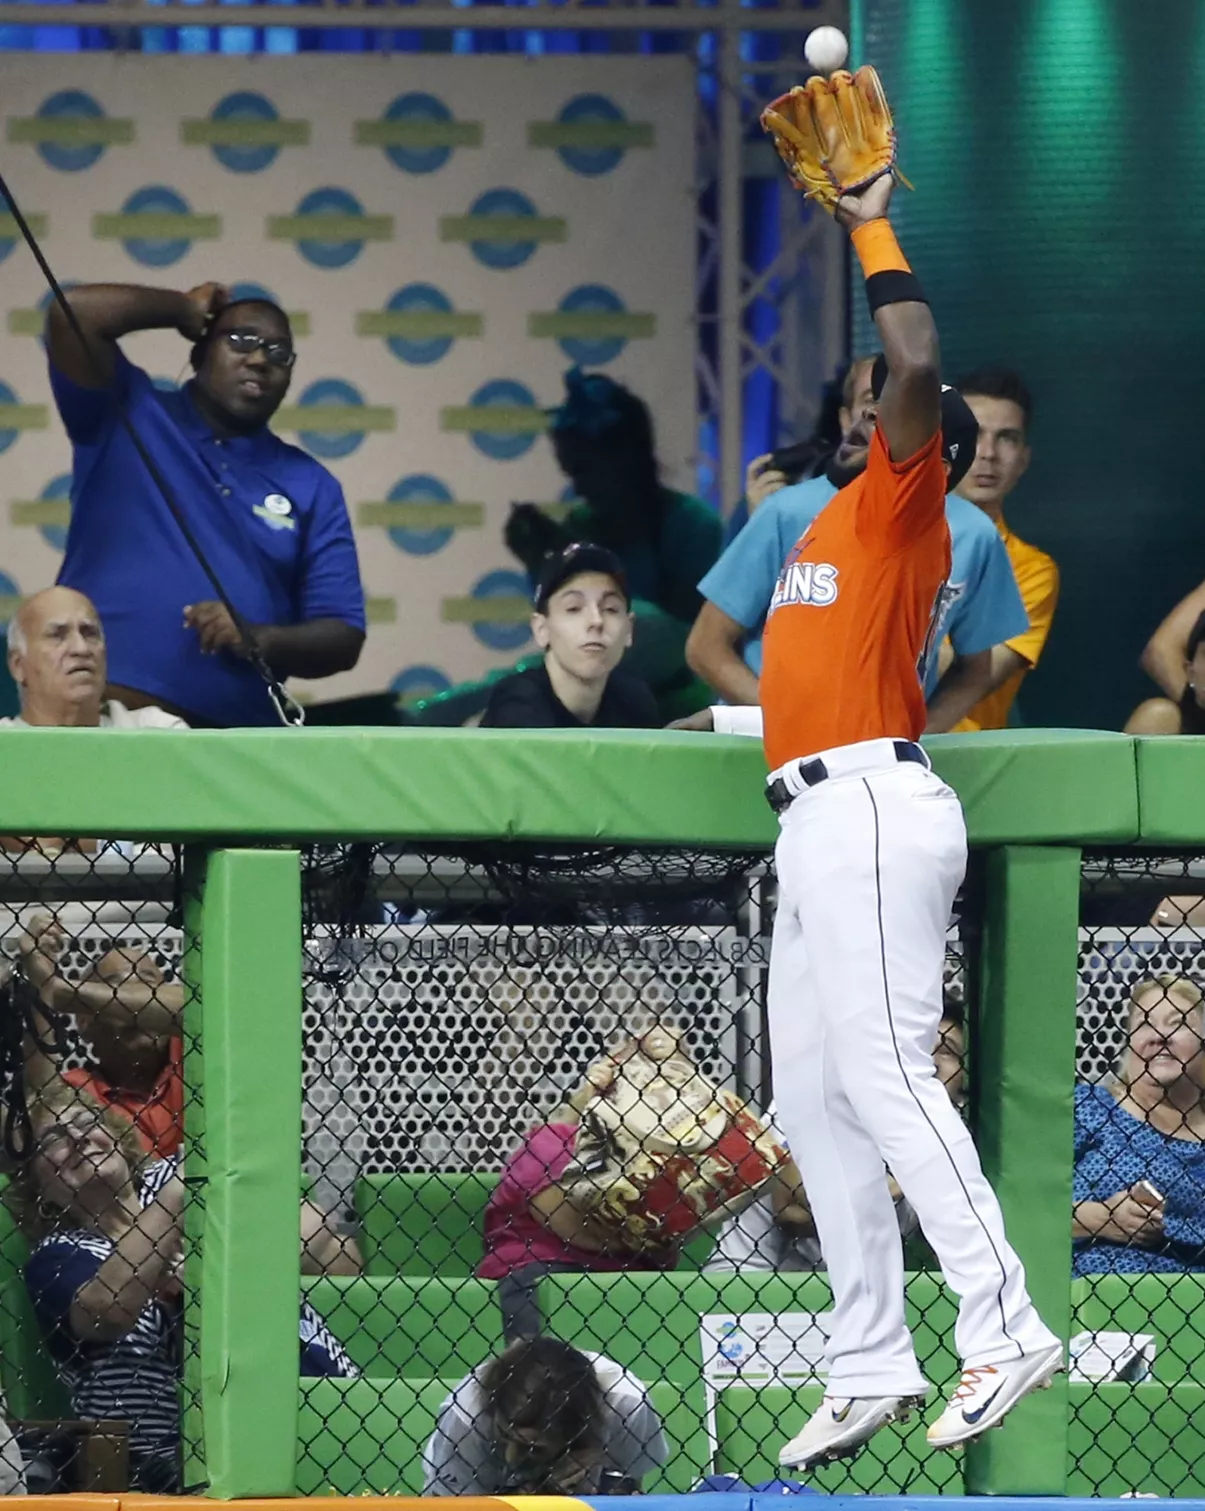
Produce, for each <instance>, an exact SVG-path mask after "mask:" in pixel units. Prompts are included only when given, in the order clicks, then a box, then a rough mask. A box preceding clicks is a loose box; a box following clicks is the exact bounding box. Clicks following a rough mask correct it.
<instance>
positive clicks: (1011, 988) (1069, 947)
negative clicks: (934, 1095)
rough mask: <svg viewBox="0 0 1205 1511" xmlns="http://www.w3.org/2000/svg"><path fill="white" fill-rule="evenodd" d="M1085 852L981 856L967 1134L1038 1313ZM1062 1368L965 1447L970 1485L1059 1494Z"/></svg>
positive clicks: (1066, 1277) (1053, 1305)
mask: <svg viewBox="0 0 1205 1511" xmlns="http://www.w3.org/2000/svg"><path fill="white" fill-rule="evenodd" d="M1079 889H1080V852H1079V850H1078V849H1073V848H1070V847H1066V848H1064V847H1061V846H1050V847H1045V846H1036V845H1032V846H1031V845H1005V846H1003V847H1002V848H1000V849H998V850H994V851H993V852H992V853H991V854H989V856H988V858H987V913H986V918H985V920H984V937H983V985H982V997H981V1008H982V1011H981V1012H980V1015H979V1018H978V1021H977V1034H978V1043H977V1047H976V1057H975V1058H976V1065H977V1082H978V1096H977V1100H976V1109H977V1116H976V1141H977V1143H978V1145H979V1150H980V1153H981V1155H982V1158H983V1167H984V1170H985V1171H986V1172H987V1175H988V1178H989V1179H990V1180H991V1182H992V1184H993V1185H994V1186H995V1189H996V1193H997V1195H998V1196H999V1198H1000V1205H1001V1207H1002V1208H1003V1209H1004V1220H1005V1223H1006V1224H1007V1227H1008V1236H1009V1238H1010V1240H1011V1242H1012V1245H1013V1247H1014V1248H1015V1249H1016V1250H1017V1252H1018V1254H1019V1255H1020V1256H1021V1260H1022V1262H1023V1263H1024V1265H1025V1271H1026V1275H1027V1277H1028V1280H1029V1292H1030V1295H1031V1296H1032V1297H1033V1299H1034V1302H1035V1304H1036V1305H1037V1308H1038V1310H1039V1311H1040V1312H1041V1314H1042V1317H1043V1318H1044V1320H1045V1322H1046V1324H1047V1326H1049V1327H1050V1328H1052V1329H1053V1330H1054V1332H1056V1333H1057V1334H1058V1336H1059V1337H1060V1338H1063V1339H1066V1338H1067V1336H1068V1334H1069V1331H1070V1324H1071V1169H1072V1146H1073V1138H1074V1097H1075V999H1076V971H1077V966H1078V959H1079V944H1078V939H1079V935H1078V929H1079ZM1068 1412H1069V1398H1068V1393H1067V1384H1066V1376H1065V1375H1060V1376H1059V1377H1058V1378H1057V1379H1056V1382H1055V1385H1054V1387H1053V1389H1051V1390H1049V1391H1042V1392H1039V1393H1036V1394H1035V1395H1033V1396H1031V1397H1029V1398H1028V1399H1027V1400H1025V1401H1023V1402H1022V1403H1021V1404H1020V1406H1018V1407H1017V1408H1016V1410H1015V1412H1013V1413H1012V1414H1011V1415H1010V1416H1009V1418H1008V1420H1007V1422H1006V1424H1005V1426H1004V1429H1003V1431H1002V1432H999V1433H996V1432H992V1433H988V1434H987V1436H986V1437H985V1438H983V1439H981V1440H980V1441H979V1442H977V1443H974V1444H972V1445H971V1446H970V1447H969V1448H968V1450H967V1460H966V1488H967V1490H968V1492H969V1493H971V1494H978V1495H1062V1494H1063V1493H1064V1492H1065V1489H1066V1483H1067V1424H1068Z"/></svg>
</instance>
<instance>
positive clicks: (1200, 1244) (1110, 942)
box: [1069, 853, 1205, 1495]
mask: <svg viewBox="0 0 1205 1511" xmlns="http://www.w3.org/2000/svg"><path fill="white" fill-rule="evenodd" d="M1082 925H1083V926H1082V929H1081V936H1080V967H1079V1010H1078V1038H1077V1046H1076V1047H1077V1084H1076V1113H1075V1189H1074V1210H1073V1217H1072V1232H1073V1235H1074V1274H1075V1278H1074V1281H1073V1287H1072V1298H1073V1319H1074V1320H1073V1324H1072V1332H1073V1337H1072V1342H1071V1361H1072V1362H1071V1394H1072V1419H1071V1465H1070V1473H1071V1486H1069V1488H1072V1487H1073V1488H1074V1489H1075V1490H1076V1491H1077V1492H1078V1493H1081V1494H1092V1495H1117V1494H1131V1493H1134V1492H1139V1493H1145V1494H1152V1493H1153V1494H1162V1495H1199V1494H1200V1493H1201V1471H1200V1468H1199V1461H1200V1457H1199V1452H1198V1451H1197V1447H1196V1446H1194V1444H1195V1442H1196V1438H1195V1432H1186V1431H1185V1429H1184V1427H1182V1426H1178V1425H1177V1423H1185V1422H1186V1418H1185V1413H1186V1412H1187V1414H1188V1417H1189V1418H1191V1416H1192V1410H1193V1408H1192V1404H1191V1403H1192V1401H1194V1400H1195V1394H1196V1393H1197V1392H1199V1390H1200V1386H1199V1383H1198V1382H1199V1379H1200V1374H1201V1368H1202V1362H1203V1360H1205V1309H1203V1307H1202V1301H1203V1299H1205V1287H1203V1285H1202V1271H1205V1144H1203V1142H1202V1140H1203V1138H1205V1103H1203V1091H1205V1035H1203V1032H1202V1029H1203V1025H1202V980H1203V976H1202V967H1203V966H1205V861H1202V859H1201V858H1200V857H1193V856H1188V855H1173V856H1168V855H1140V854H1132V853H1131V854H1126V855H1117V854H1105V853H1094V854H1089V855H1087V856H1086V857H1085V862H1084V891H1083V904H1082Z"/></svg>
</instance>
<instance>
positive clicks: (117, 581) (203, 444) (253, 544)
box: [46, 283, 365, 728]
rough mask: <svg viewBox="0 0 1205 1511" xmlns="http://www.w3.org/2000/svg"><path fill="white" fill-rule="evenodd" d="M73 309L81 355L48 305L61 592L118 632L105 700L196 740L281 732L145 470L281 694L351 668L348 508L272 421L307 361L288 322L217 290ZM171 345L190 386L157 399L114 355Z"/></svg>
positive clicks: (100, 290)
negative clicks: (66, 507) (60, 478)
mask: <svg viewBox="0 0 1205 1511" xmlns="http://www.w3.org/2000/svg"><path fill="white" fill-rule="evenodd" d="M68 298H69V300H70V303H71V309H72V311H73V312H74V316H75V321H76V323H77V325H78V327H79V330H80V331H81V332H82V333H83V337H84V341H83V342H81V340H80V337H79V335H77V333H76V330H75V329H74V328H73V326H72V324H71V323H69V322H68V320H67V318H66V316H65V315H64V314H63V311H62V310H61V309H60V308H59V307H58V306H57V305H52V306H51V309H50V313H49V315H48V317H47V321H46V346H47V350H48V352H49V355H50V379H51V386H52V387H53V390H54V398H55V403H56V404H57V405H58V410H59V414H60V415H61V416H62V418H63V423H64V425H65V426H66V428H67V434H68V435H69V436H70V437H71V442H72V447H73V450H74V460H75V476H74V484H73V489H72V510H71V528H70V530H69V532H68V536H67V550H66V555H65V557H64V560H63V567H62V571H61V573H60V581H62V582H63V583H65V584H67V585H69V586H71V587H74V588H78V589H80V590H81V591H83V592H86V593H87V594H88V595H89V596H90V597H91V598H92V599H93V600H94V601H95V603H96V604H97V606H98V607H99V609H100V612H101V616H102V618H103V619H104V622H105V625H106V627H107V629H108V634H109V662H110V665H109V674H110V676H111V678H112V688H111V691H112V692H113V695H114V696H116V697H118V698H119V699H120V700H121V702H123V703H124V704H125V705H126V706H127V707H128V708H144V707H145V706H146V705H148V704H159V705H160V706H161V707H163V708H166V709H168V711H169V712H171V713H174V714H177V715H178V716H179V717H181V718H183V719H186V720H187V721H188V723H189V724H190V725H193V726H194V727H197V726H202V727H220V728H228V727H233V726H240V725H254V724H273V723H275V721H276V714H275V712H274V710H273V706H272V700H271V698H270V696H269V694H268V691H267V687H266V685H265V683H264V680H263V678H262V677H261V675H260V673H259V672H258V671H257V670H256V668H255V666H254V665H253V664H252V662H251V659H250V651H251V649H252V648H251V647H249V645H248V643H247V639H246V638H245V637H244V635H243V634H242V633H240V628H239V626H238V625H237V624H236V623H235V621H234V619H233V618H232V616H231V615H230V613H229V612H228V611H227V610H226V608H225V607H224V606H223V605H222V603H220V602H215V601H214V599H215V591H214V586H213V583H212V582H211V580H210V578H209V576H208V574H207V573H206V572H205V570H204V569H203V567H202V566H201V564H200V562H199V560H198V557H197V553H196V551H195V550H194V548H193V546H192V545H190V544H189V542H188V540H187V539H186V538H185V534H184V530H183V529H182V528H181V524H180V522H179V520H178V519H177V518H176V517H175V516H174V514H173V512H172V510H171V509H170V508H169V506H168V503H167V501H166V499H165V498H164V494H163V492H162V490H161V489H160V487H159V485H158V483H157V482H156V480H155V478H154V477H152V475H151V471H150V468H149V467H148V465H147V462H146V461H145V460H144V459H143V456H142V455H140V454H139V450H138V448H137V447H136V446H135V444H134V442H133V440H132V438H131V435H130V433H129V432H130V429H132V430H133V431H134V432H136V434H137V436H138V438H139V440H140V442H141V445H142V450H143V451H144V452H145V454H146V455H147V456H148V457H149V458H150V459H151V461H152V462H153V463H154V466H155V469H156V471H157V473H158V475H159V477H160V478H161V479H162V480H163V482H164V483H165V484H166V485H167V488H168V489H169V490H170V492H171V494H172V496H173V498H174V499H175V502H176V505H177V506H178V510H179V513H180V515H181V516H182V518H183V519H184V521H185V522H186V524H187V526H188V529H189V531H190V532H191V534H192V536H193V539H194V540H195V542H196V544H197V545H198V546H199V547H200V549H201V550H202V551H203V552H204V555H205V557H206V559H207V561H208V562H209V564H210V565H211V567H212V568H213V570H214V572H215V573H216V575H217V577H218V578H219V579H220V580H221V582H222V584H223V586H224V587H225V590H226V592H227V594H228V595H229V599H230V601H231V603H233V605H234V606H235V608H236V609H237V610H238V612H239V613H240V615H241V616H242V618H243V619H244V620H245V621H246V625H247V627H248V629H247V633H248V634H249V636H250V638H251V640H252V641H253V642H254V651H255V652H256V653H257V655H258V656H259V657H260V658H262V660H263V661H264V662H265V663H266V664H267V666H268V667H269V668H270V669H271V671H272V673H273V674H274V675H275V676H276V677H278V678H286V677H328V676H331V675H332V674H333V673H335V672H343V671H348V670H350V669H351V668H352V667H353V666H355V664H356V661H357V660H358V658H359V655H360V649H361V646H362V645H363V643H364V624H365V619H364V594H363V589H362V588H361V586H360V572H359V566H358V563H357V560H356V548H355V543H354V541H353V539H352V532H351V522H350V520H349V519H348V516H347V506H346V504H345V503H344V501H343V493H342V490H341V489H340V487H339V484H338V483H337V482H336V481H335V479H334V477H332V475H331V474H330V473H329V472H328V471H327V470H326V468H325V467H323V466H322V464H321V463H320V462H317V461H315V460H314V458H313V457H311V456H308V455H307V454H306V453H305V452H304V451H300V450H298V449H297V447H295V446H289V445H286V443H285V442H284V441H282V440H280V439H278V438H277V437H276V436H275V435H273V434H272V432H271V430H269V428H268V422H269V420H271V418H272V416H273V415H274V414H275V413H276V411H277V409H278V408H279V407H280V405H281V403H282V401H283V400H284V397H285V395H286V393H287V392H288V390H289V383H290V380H291V376H292V371H293V363H294V358H295V353H294V350H293V333H292V330H291V329H290V326H289V320H288V316H287V315H286V314H285V312H284V311H283V310H281V309H279V308H278V307H277V306H276V305H275V304H272V303H271V302H269V301H266V300H262V299H252V300H236V301H231V300H230V297H229V294H228V293H227V291H226V290H225V289H224V288H222V287H221V285H219V284H216V283H205V284H202V285H201V286H200V287H199V288H195V289H192V290H191V291H190V292H188V293H180V292H176V291H174V290H171V289H153V288H140V287H136V286H131V285H125V284H85V285H82V286H80V287H78V288H74V289H72V290H71V292H70V294H69V295H68ZM147 330H175V331H179V333H180V334H181V335H182V336H183V337H184V338H185V340H186V341H188V342H189V343H190V344H191V347H192V351H191V358H190V360H191V362H192V367H193V371H194V374H195V376H194V377H193V379H192V380H191V382H189V383H187V384H185V386H184V387H183V388H182V389H181V390H180V391H179V392H175V393H163V392H161V391H160V390H159V389H157V388H156V387H155V385H154V384H153V383H152V381H151V379H150V378H149V377H148V375H147V374H146V373H145V372H143V371H142V370H141V369H140V368H137V367H135V366H134V365H133V363H132V362H130V361H129V359H128V358H127V357H126V356H125V354H124V352H123V351H122V350H121V347H120V345H119V344H118V343H119V341H120V339H121V338H122V337H123V336H128V335H130V334H132V333H133V332H135V331H147Z"/></svg>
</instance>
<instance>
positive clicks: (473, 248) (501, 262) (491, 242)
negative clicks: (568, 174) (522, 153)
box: [469, 189, 539, 269]
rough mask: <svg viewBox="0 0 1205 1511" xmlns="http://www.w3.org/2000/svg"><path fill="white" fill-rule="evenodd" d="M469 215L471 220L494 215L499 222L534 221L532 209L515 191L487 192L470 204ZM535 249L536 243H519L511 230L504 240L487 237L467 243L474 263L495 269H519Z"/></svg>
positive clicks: (524, 196)
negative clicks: (518, 219)
mask: <svg viewBox="0 0 1205 1511" xmlns="http://www.w3.org/2000/svg"><path fill="white" fill-rule="evenodd" d="M469 214H470V215H472V216H474V217H482V216H490V215H496V216H497V217H498V218H499V220H507V221H513V220H514V219H515V217H519V218H521V219H523V220H535V218H536V207H535V205H533V204H532V202H531V200H529V199H528V197H527V195H526V194H520V193H519V191H518V190H517V189H487V190H486V192H485V193H484V194H482V195H480V196H479V197H478V198H477V199H475V200H474V201H473V203H472V205H471V206H470V207H469ZM538 247H539V242H538V241H535V240H532V241H523V240H522V239H519V237H518V236H516V234H515V233H514V231H513V230H511V231H510V234H509V237H508V238H505V239H504V238H502V237H499V238H498V239H496V240H495V239H494V238H492V237H490V238H482V239H478V240H475V241H470V242H469V251H470V252H472V254H473V256H474V257H475V258H476V259H477V261H478V262H480V263H484V265H485V266H486V267H487V268H495V269H505V268H518V267H522V266H523V264H524V263H525V262H526V261H527V260H528V258H529V257H531V256H532V254H533V253H534V252H535V251H536V249H537V248H538Z"/></svg>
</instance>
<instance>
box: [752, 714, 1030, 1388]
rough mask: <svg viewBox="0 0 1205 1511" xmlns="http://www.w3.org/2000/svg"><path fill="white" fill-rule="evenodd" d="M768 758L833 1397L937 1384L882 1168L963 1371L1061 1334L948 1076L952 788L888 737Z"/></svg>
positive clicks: (780, 942) (783, 1009) (791, 1133)
mask: <svg viewBox="0 0 1205 1511" xmlns="http://www.w3.org/2000/svg"><path fill="white" fill-rule="evenodd" d="M820 759H821V760H823V762H824V765H825V768H826V769H827V770H828V772H829V776H828V779H827V780H824V781H821V782H819V783H817V784H816V785H815V786H812V787H808V786H805V785H804V783H803V782H802V780H801V779H800V778H799V775H798V769H799V765H800V763H799V762H791V763H790V764H789V765H788V766H786V767H784V768H782V770H781V771H780V772H777V773H775V775H776V776H781V777H783V779H784V780H785V781H786V782H787V785H788V787H789V788H790V789H791V790H792V791H797V792H798V794H799V795H798V796H797V797H796V798H795V800H794V801H793V802H792V803H791V805H790V807H789V808H787V809H786V811H785V812H784V813H783V814H782V816H781V825H782V827H781V833H780V835H779V840H778V845H777V848H776V851H775V858H776V863H777V867H778V884H779V900H778V912H777V916H776V919H775V924H774V941H773V948H772V953H771V958H770V983H769V995H770V1002H769V1010H770V1042H771V1049H772V1055H773V1068H774V1095H775V1101H776V1103H777V1109H778V1117H777V1120H778V1122H779V1124H780V1126H781V1128H782V1131H783V1133H784V1135H785V1137H786V1139H787V1143H788V1144H789V1146H790V1149H791V1153H792V1154H793V1156H794V1158H795V1162H796V1164H797V1165H798V1167H799V1170H800V1173H801V1175H802V1176H803V1184H804V1188H805V1190H806V1191H807V1195H808V1201H809V1203H810V1205H811V1209H812V1213H813V1216H814V1217H815V1221H816V1228H817V1232H818V1234H819V1237H820V1244H821V1248H822V1249H823V1252H824V1256H825V1260H826V1262H827V1265H828V1269H829V1276H830V1280H831V1283H832V1287H833V1303H834V1304H833V1313H832V1319H831V1334H830V1337H829V1345H828V1363H829V1384H828V1391H829V1394H831V1395H835V1396H886V1395H917V1394H921V1393H923V1392H924V1391H925V1390H926V1388H927V1386H926V1382H925V1378H924V1376H923V1374H922V1373H921V1370H920V1366H919V1364H918V1363H917V1360H916V1355H915V1352H914V1350H913V1346H912V1339H911V1337H910V1335H909V1333H908V1329H907V1327H906V1326H905V1323H904V1267H903V1254H902V1249H901V1244H900V1235H899V1227H898V1225H897V1223H896V1217H895V1210H894V1207H893V1204H892V1200H891V1195H890V1193H889V1191H888V1189H887V1180H886V1175H885V1171H884V1164H886V1165H887V1166H888V1167H889V1168H890V1170H891V1173H892V1174H893V1175H894V1176H895V1178H896V1180H897V1182H898V1183H899V1185H900V1187H901V1188H902V1190H903V1192H904V1195H905V1196H906V1197H907V1198H908V1200H909V1202H911V1204H912V1207H913V1209H914V1210H915V1212H916V1214H917V1216H918V1217H919V1219H920V1223H921V1227H922V1229H923V1230H924V1233H925V1236H926V1238H927V1239H928V1240H929V1243H930V1245H931V1246H932V1248H933V1251H934V1253H935V1254H936V1255H937V1258H938V1261H939V1263H940V1264H941V1268H942V1273H943V1274H944V1276H945V1278H946V1282H947V1283H948V1284H949V1286H950V1287H951V1289H952V1290H954V1291H955V1292H956V1293H957V1295H958V1296H959V1298H960V1306H959V1312H958V1325H957V1329H956V1333H955V1341H956V1344H957V1348H958V1352H959V1354H960V1356H961V1357H962V1360H963V1364H964V1367H971V1366H974V1365H982V1364H991V1363H999V1362H1001V1361H1003V1360H1008V1359H1015V1358H1017V1357H1019V1356H1020V1355H1021V1354H1022V1353H1026V1354H1028V1353H1033V1352H1034V1351H1035V1350H1038V1349H1041V1348H1045V1347H1048V1346H1049V1345H1051V1344H1053V1343H1054V1342H1055V1341H1056V1339H1055V1338H1054V1335H1053V1334H1052V1333H1050V1332H1049V1331H1048V1329H1047V1328H1046V1327H1045V1325H1044V1324H1043V1323H1042V1320H1041V1318H1040V1317H1039V1316H1038V1314H1037V1312H1036V1310H1035V1309H1034V1306H1033V1303H1032V1302H1031V1301H1030V1299H1029V1295H1028V1293H1027V1291H1026V1288H1025V1272H1024V1270H1023V1269H1022V1266H1021V1262H1020V1260H1019V1259H1018V1258H1017V1256H1016V1254H1015V1253H1014V1252H1013V1250H1012V1249H1011V1248H1010V1247H1009V1244H1008V1240H1007V1238H1006V1237H1005V1234H1004V1222H1003V1218H1002V1216H1001V1212H1000V1206H999V1203H998V1202H997V1201H996V1197H995V1194H994V1192H993V1191H992V1189H991V1187H990V1186H989V1185H988V1183H987V1180H986V1179H985V1177H984V1175H983V1171H982V1170H981V1168H980V1165H979V1156H978V1154H977V1153H976V1150H975V1146H974V1144H973V1143H972V1141H971V1136H970V1134H969V1133H968V1132H967V1129H966V1127H965V1125H964V1124H963V1122H962V1119H961V1118H960V1117H959V1115H958V1113H957V1111H956V1110H955V1108H954V1107H953V1105H952V1104H951V1102H950V1100H949V1097H948V1096H947V1095H946V1092H945V1091H944V1089H943V1088H942V1086H941V1083H940V1082H939V1081H938V1079H937V1075H936V1072H935V1070H934V1066H933V1049H934V1046H935V1044H936V1041H937V1033H938V1024H939V1022H940V1019H941V1008H942V964H943V961H944V959H945V942H946V929H947V927H948V924H949V920H950V913H951V909H952V907H953V904H954V898H955V894H956V893H957V890H958V886H959V883H960V882H961V880H962V876H963V872H964V870H965V868H966V828H965V825H964V822H963V815H962V809H961V807H960V805H959V802H958V798H957V797H956V796H955V794H954V793H953V792H952V791H951V789H950V788H949V787H947V786H946V785H945V783H944V782H942V781H941V780H940V778H938V777H936V776H935V775H934V774H933V773H932V772H931V771H930V770H929V769H928V767H927V766H925V765H920V764H918V763H915V762H901V761H899V759H898V758H897V755H896V750H895V742H894V741H892V740H869V741H866V742H864V743H861V744H857V745H847V746H844V747H842V748H840V749H838V750H835V751H826V752H823V753H822V755H821V757H820Z"/></svg>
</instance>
